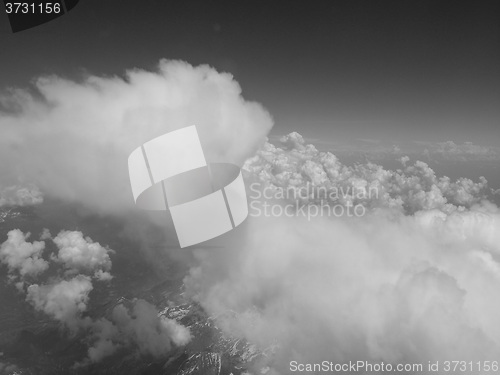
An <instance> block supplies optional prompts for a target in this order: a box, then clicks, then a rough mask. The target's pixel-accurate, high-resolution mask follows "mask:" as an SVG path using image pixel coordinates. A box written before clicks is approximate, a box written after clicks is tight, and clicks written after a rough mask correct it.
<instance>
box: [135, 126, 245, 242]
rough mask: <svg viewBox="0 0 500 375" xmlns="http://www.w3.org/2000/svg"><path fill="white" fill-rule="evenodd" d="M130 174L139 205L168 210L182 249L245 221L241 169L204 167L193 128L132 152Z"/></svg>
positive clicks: (228, 165) (161, 138)
mask: <svg viewBox="0 0 500 375" xmlns="http://www.w3.org/2000/svg"><path fill="white" fill-rule="evenodd" d="M128 170H129V176H130V185H131V187H132V194H133V196H134V201H135V203H136V204H137V206H138V207H140V208H143V209H146V210H155V211H165V210H168V211H170V214H171V215H172V220H173V223H174V227H175V231H176V233H177V237H178V239H179V244H180V246H181V247H182V248H183V247H187V246H191V245H195V244H198V243H201V242H204V241H207V240H209V239H212V238H214V237H218V236H220V235H222V234H224V233H226V232H229V231H230V230H232V229H233V228H235V227H237V226H238V225H240V224H241V223H242V222H243V221H244V220H245V219H246V217H247V216H248V202H247V195H246V190H245V184H244V182H243V177H242V174H241V170H240V168H239V167H238V166H236V165H234V164H230V163H207V161H206V160H205V155H204V153H203V149H202V146H201V142H200V138H199V137H198V132H197V131H196V127H195V126H194V125H193V126H188V127H185V128H182V129H179V130H175V131H172V132H170V133H167V134H164V135H161V136H159V137H157V138H154V139H152V140H150V141H148V142H146V143H144V144H143V145H142V146H140V147H138V148H136V149H135V150H134V151H133V152H132V153H131V154H130V156H129V158H128Z"/></svg>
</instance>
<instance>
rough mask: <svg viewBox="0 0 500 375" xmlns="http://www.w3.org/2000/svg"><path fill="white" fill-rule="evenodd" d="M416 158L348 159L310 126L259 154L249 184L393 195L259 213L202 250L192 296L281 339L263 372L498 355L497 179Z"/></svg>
mask: <svg viewBox="0 0 500 375" xmlns="http://www.w3.org/2000/svg"><path fill="white" fill-rule="evenodd" d="M402 163H403V164H402V169H401V170H398V171H391V170H385V169H383V168H382V167H380V166H378V165H375V164H360V165H356V166H353V167H348V166H345V165H343V164H342V163H340V161H339V160H338V159H337V158H336V157H335V156H334V155H332V154H330V153H322V152H318V151H317V150H316V149H315V148H314V147H313V146H312V145H307V144H305V143H304V142H303V140H302V138H301V137H300V136H299V135H298V134H291V135H289V136H287V137H284V138H283V140H282V142H281V144H280V147H276V146H273V145H270V144H266V145H265V146H264V148H263V149H262V150H261V151H259V152H258V153H257V155H256V156H255V157H254V158H252V159H250V160H249V161H248V162H247V163H246V165H245V169H246V171H247V173H248V175H247V178H248V180H249V181H253V182H255V181H259V183H260V184H261V186H263V187H266V188H270V189H273V188H274V189H277V188H278V187H290V186H304V185H305V184H312V185H313V186H327V187H328V188H330V189H333V188H334V187H338V186H346V187H347V186H353V185H355V186H361V187H365V188H368V187H369V186H376V187H377V188H378V189H379V191H380V194H379V195H378V196H376V197H373V196H372V197H371V198H367V199H365V201H363V202H362V203H363V204H364V205H365V206H366V207H367V211H366V215H364V216H362V217H351V218H349V217H315V218H312V219H311V220H307V218H304V217H301V216H293V217H286V216H280V217H272V216H271V217H264V216H260V217H250V218H249V219H248V222H247V224H246V227H245V228H246V233H245V234H243V235H242V237H241V238H239V239H238V241H239V242H238V244H234V246H229V248H228V249H227V251H224V250H223V251H221V252H218V253H214V252H212V253H210V254H208V253H205V252H201V251H200V252H198V258H199V266H197V267H194V268H193V269H191V271H190V275H189V276H188V277H186V279H185V283H186V288H187V291H188V293H189V294H190V295H191V296H193V298H195V299H196V300H198V301H200V302H201V304H202V305H203V306H204V307H205V308H206V309H207V310H208V311H209V312H210V314H213V315H214V316H217V322H218V324H219V325H220V326H221V327H223V329H224V330H225V331H226V332H227V333H228V334H230V335H234V336H237V337H244V338H246V339H248V340H250V341H251V342H254V343H257V344H258V345H259V346H260V347H261V348H269V347H275V348H276V350H275V355H274V356H272V357H271V358H270V359H269V361H268V363H264V364H262V363H260V364H258V365H257V364H256V368H254V369H251V370H252V371H254V372H257V367H260V368H263V367H265V366H270V368H271V369H272V370H271V371H275V372H274V373H280V374H287V373H289V362H290V361H293V360H294V361H298V362H299V363H318V362H321V361H323V360H327V361H332V362H334V363H345V362H348V361H349V360H351V361H358V360H361V361H365V360H367V361H371V362H380V361H384V362H385V363H393V364H398V363H403V364H405V363H423V364H427V363H428V361H432V360H438V359H439V360H441V361H443V360H446V359H449V358H460V359H461V360H467V361H469V360H473V361H479V360H492V358H495V355H496V354H495V353H498V351H499V350H500V340H499V337H500V323H499V321H498V319H497V316H498V314H499V313H500V303H499V302H498V299H497V298H496V297H495V296H496V293H497V292H496V291H497V290H498V288H500V245H499V244H500V229H499V228H500V211H499V209H498V208H497V207H496V206H495V205H493V204H491V203H489V202H487V201H485V200H484V198H485V195H486V194H487V192H488V191H487V185H486V181H485V180H481V181H479V182H472V181H470V180H467V179H460V180H458V181H455V182H452V181H450V180H449V179H447V178H446V177H439V178H438V177H437V176H436V175H435V173H434V171H432V169H430V168H429V167H428V166H427V165H426V164H425V163H422V162H416V163H414V164H410V163H409V160H408V159H404V160H402ZM301 199H302V200H304V201H306V203H307V204H309V205H310V204H315V203H317V202H315V200H314V199H309V198H301ZM340 199H343V200H344V201H346V200H347V201H348V200H356V199H358V198H356V197H355V196H354V197H353V196H347V197H342V198H340ZM285 203H287V202H286V201H283V202H282V204H285ZM333 203H334V202H329V204H333ZM257 373H258V372H257Z"/></svg>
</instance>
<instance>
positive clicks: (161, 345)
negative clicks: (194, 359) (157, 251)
mask: <svg viewBox="0 0 500 375" xmlns="http://www.w3.org/2000/svg"><path fill="white" fill-rule="evenodd" d="M82 326H84V327H85V328H86V329H90V331H91V333H92V334H91V338H90V341H91V342H93V343H92V345H91V346H90V347H89V349H88V358H87V359H86V360H85V361H83V362H81V363H80V364H79V365H80V366H81V365H85V364H88V363H96V362H99V361H101V360H102V359H103V358H105V357H107V356H110V355H112V354H114V353H116V352H117V351H118V350H119V349H122V348H133V349H136V350H137V351H138V352H139V353H140V354H143V355H151V356H153V357H156V358H160V357H163V356H165V355H167V354H168V353H169V352H170V351H171V350H172V348H173V347H174V346H183V345H186V344H187V343H189V341H190V340H191V338H192V337H191V333H190V331H189V329H188V328H186V327H184V326H182V325H181V324H179V323H178V322H176V321H175V320H172V319H168V318H165V317H163V316H159V315H158V310H157V309H156V307H155V306H154V305H152V304H151V303H149V302H147V301H144V300H141V299H138V300H134V301H132V302H131V303H130V304H129V306H128V307H126V306H125V305H123V304H119V305H117V306H116V307H115V308H114V309H113V312H112V314H111V317H110V319H105V318H102V319H99V320H95V321H91V320H89V319H85V320H82Z"/></svg>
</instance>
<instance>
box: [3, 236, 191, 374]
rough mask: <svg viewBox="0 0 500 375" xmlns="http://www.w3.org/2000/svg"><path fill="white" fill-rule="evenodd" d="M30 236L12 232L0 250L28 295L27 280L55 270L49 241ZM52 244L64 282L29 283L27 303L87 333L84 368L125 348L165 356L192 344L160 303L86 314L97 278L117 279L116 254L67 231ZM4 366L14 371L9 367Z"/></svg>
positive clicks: (138, 303) (136, 303)
mask: <svg viewBox="0 0 500 375" xmlns="http://www.w3.org/2000/svg"><path fill="white" fill-rule="evenodd" d="M29 236H30V234H29V233H27V234H23V232H21V231H20V230H18V229H15V230H12V231H10V232H9V233H8V238H7V240H6V241H5V242H4V243H3V244H2V245H1V247H0V260H1V261H2V262H3V263H5V264H7V266H8V267H9V272H10V273H11V274H12V273H14V272H17V273H19V275H21V276H22V277H23V278H22V281H21V282H20V284H21V285H19V286H18V288H19V289H20V291H22V292H24V288H23V287H24V282H29V281H30V280H25V278H24V277H25V276H28V275H29V276H36V275H38V274H39V273H41V272H43V271H45V270H46V269H47V268H48V266H49V263H48V262H47V261H45V260H43V259H42V258H41V255H42V252H43V250H44V248H45V242H43V241H34V242H33V243H30V242H27V241H26V239H27V238H28V237H29ZM42 238H43V239H45V240H48V239H50V238H52V236H51V235H50V233H49V231H48V230H47V229H44V230H43V232H42ZM52 240H53V241H54V243H55V244H56V246H57V247H58V249H59V251H58V253H57V256H52V257H51V259H52V260H53V261H54V262H55V263H58V264H61V265H62V267H63V268H64V269H65V271H66V272H65V273H64V278H51V279H49V281H48V282H46V283H39V284H31V285H29V286H28V287H27V288H26V301H27V302H28V303H29V304H30V305H32V306H33V307H34V308H35V310H37V311H41V312H43V313H45V314H46V315H48V316H49V317H50V318H52V319H54V320H56V321H58V322H60V323H61V324H62V326H63V327H65V328H66V329H68V330H69V331H70V332H71V333H73V334H75V333H85V334H86V340H87V341H88V342H89V343H90V345H89V349H88V358H87V359H86V360H84V361H83V362H81V363H80V364H79V366H81V365H86V364H89V363H95V362H99V361H100V360H101V359H103V358H105V357H107V356H109V355H112V354H114V353H116V352H117V351H118V350H120V349H123V348H129V349H133V350H137V351H138V352H139V353H140V354H145V355H151V356H154V357H162V356H165V355H166V354H168V352H169V351H170V350H172V348H173V347H174V346H183V345H186V344H187V343H188V342H189V341H190V340H191V334H190V331H189V329H188V328H186V327H184V326H182V325H181V324H179V323H178V322H177V321H175V320H172V319H168V318H166V317H164V316H161V315H159V312H158V310H157V309H156V307H155V306H154V305H152V304H151V303H149V302H147V301H144V300H140V299H139V300H134V301H128V302H127V304H126V305H125V304H122V303H120V304H118V305H117V306H115V307H114V309H113V310H112V312H111V314H110V316H109V317H108V318H104V317H102V318H99V319H93V318H91V317H89V316H85V314H84V313H85V312H86V311H88V307H89V301H90V292H91V291H92V290H93V289H94V285H93V283H92V281H93V280H92V277H94V278H96V279H98V280H109V279H111V277H112V276H111V274H110V272H109V271H110V270H111V267H112V264H111V259H110V257H109V254H110V252H113V251H112V250H110V249H108V248H106V247H103V246H101V245H100V244H99V243H98V242H93V241H92V239H91V238H89V237H85V236H84V235H83V233H82V232H79V231H64V230H63V231H61V232H59V234H58V235H57V236H55V237H53V238H52ZM14 276H15V275H14ZM16 286H17V285H16ZM4 367H5V368H8V367H7V365H5V366H4Z"/></svg>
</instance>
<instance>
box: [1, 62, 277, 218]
mask: <svg viewBox="0 0 500 375" xmlns="http://www.w3.org/2000/svg"><path fill="white" fill-rule="evenodd" d="M35 84H36V90H37V91H38V94H39V95H38V96H39V97H40V98H41V99H37V98H35V97H34V96H32V95H30V94H29V93H28V91H27V90H26V91H23V90H17V91H16V95H13V96H12V97H9V98H8V99H9V100H7V102H10V103H11V104H10V108H12V109H13V111H9V112H7V113H0V131H1V133H2V137H1V139H0V159H1V160H15V163H3V164H2V165H1V166H0V174H1V175H2V179H3V180H5V181H10V180H12V181H18V180H19V179H22V180H23V181H31V182H33V183H36V184H37V186H39V187H40V189H41V190H42V191H43V192H44V193H45V194H48V195H49V196H51V197H56V198H60V199H65V200H70V201H72V202H73V201H74V202H80V203H84V204H85V205H86V206H87V207H88V208H91V209H94V210H98V211H103V212H106V213H109V212H121V211H122V210H123V209H124V208H129V207H133V199H132V193H131V190H130V182H129V176H128V170H127V159H128V156H129V154H130V152H131V151H132V150H134V149H135V148H136V147H138V146H140V145H141V144H143V143H144V142H146V141H148V140H150V139H153V138H155V137H157V136H159V135H162V134H164V133H167V132H169V131H172V130H175V129H178V128H181V127H185V126H189V125H196V126H197V129H198V132H199V134H200V139H201V141H202V144H203V147H204V152H205V155H206V158H207V160H209V161H213V162H216V161H224V162H234V163H236V164H241V163H242V162H243V161H244V160H245V159H246V158H247V157H248V156H250V155H252V154H253V153H254V152H255V150H256V148H257V147H258V146H259V145H260V144H261V143H262V142H263V141H264V139H265V136H266V134H267V133H268V131H269V130H270V129H271V127H272V124H273V121H272V119H271V117H270V115H269V114H268V112H267V111H266V110H265V109H264V108H263V107H262V106H260V105H259V104H257V103H253V102H249V101H245V100H244V99H243V97H242V96H241V88H240V86H239V85H238V83H237V82H236V81H235V80H234V79H233V77H232V76H231V75H230V74H227V73H219V72H217V71H216V70H215V69H213V68H210V67H209V66H206V65H203V66H198V67H193V66H191V65H189V64H188V63H185V62H181V61H167V60H162V61H161V62H160V63H159V66H158V70H157V71H155V72H149V71H145V70H140V69H133V70H129V71H127V72H126V74H125V78H124V79H122V78H119V77H96V76H89V77H86V78H85V79H84V80H83V81H82V82H75V81H71V80H67V79H63V78H60V77H56V76H50V77H44V78H40V79H38V80H37V81H36V83H35Z"/></svg>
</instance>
